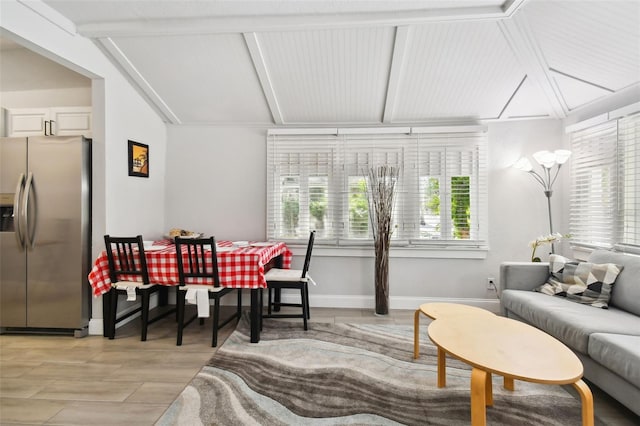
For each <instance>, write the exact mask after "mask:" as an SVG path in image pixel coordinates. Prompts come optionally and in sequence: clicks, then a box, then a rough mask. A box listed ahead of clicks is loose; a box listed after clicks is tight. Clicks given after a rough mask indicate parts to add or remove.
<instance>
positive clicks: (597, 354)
mask: <svg viewBox="0 0 640 426" xmlns="http://www.w3.org/2000/svg"><path fill="white" fill-rule="evenodd" d="M589 356H590V357H591V358H592V359H593V360H594V361H597V362H599V363H600V364H602V365H604V366H605V367H607V368H608V369H609V370H611V371H613V372H614V373H616V374H618V375H619V376H620V377H624V378H625V380H627V381H629V382H630V383H633V384H634V385H635V386H637V387H639V388H640V336H629V335H624V334H608V333H594V334H592V335H591V336H590V337H589Z"/></svg>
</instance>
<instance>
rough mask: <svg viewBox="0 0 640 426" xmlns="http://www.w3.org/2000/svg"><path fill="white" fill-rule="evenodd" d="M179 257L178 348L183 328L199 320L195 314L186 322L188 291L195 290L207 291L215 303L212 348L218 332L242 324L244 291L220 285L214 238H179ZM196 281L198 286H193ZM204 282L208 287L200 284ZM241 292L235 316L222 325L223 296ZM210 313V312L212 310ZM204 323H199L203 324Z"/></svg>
mask: <svg viewBox="0 0 640 426" xmlns="http://www.w3.org/2000/svg"><path fill="white" fill-rule="evenodd" d="M175 243H176V256H177V257H178V275H179V277H180V286H179V287H178V296H177V297H178V299H177V309H178V336H177V340H176V345H178V346H180V345H182V335H183V331H184V328H185V327H186V326H187V325H189V324H190V323H191V322H193V320H195V319H196V318H197V317H198V314H197V313H196V314H195V315H194V316H192V317H191V318H189V319H188V320H187V321H186V322H185V319H184V317H185V309H186V307H185V304H186V296H187V291H189V290H190V289H192V290H193V291H197V290H206V291H207V295H208V300H207V304H209V300H211V299H213V300H214V308H213V336H212V339H211V346H212V347H216V346H217V345H218V330H219V329H220V328H222V327H224V326H225V325H227V324H229V323H230V322H231V321H233V320H234V319H235V320H236V322H237V321H239V320H240V317H241V315H242V289H241V288H230V287H222V286H221V285H220V277H219V274H218V258H217V253H216V240H215V238H214V237H209V238H180V237H176V239H175ZM183 251H184V253H183ZM194 280H197V281H198V284H194ZM202 280H204V281H205V282H206V283H200V282H201V281H202ZM232 291H237V292H238V304H237V308H236V311H235V313H234V314H233V315H231V316H230V317H228V318H226V319H225V320H224V321H223V322H222V323H221V324H220V299H221V298H222V296H224V295H226V294H229V293H231V292H232ZM209 309H210V308H209ZM203 323H204V321H202V320H201V321H200V324H203Z"/></svg>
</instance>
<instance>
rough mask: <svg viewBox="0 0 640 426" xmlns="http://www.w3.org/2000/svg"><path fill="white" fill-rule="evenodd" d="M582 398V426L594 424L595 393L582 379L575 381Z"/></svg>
mask: <svg viewBox="0 0 640 426" xmlns="http://www.w3.org/2000/svg"><path fill="white" fill-rule="evenodd" d="M573 387H574V388H576V389H577V391H578V393H579V394H580V399H581V400H582V426H593V394H592V393H591V389H589V386H587V384H586V383H585V382H583V381H582V379H580V380H578V381H577V382H575V383H573Z"/></svg>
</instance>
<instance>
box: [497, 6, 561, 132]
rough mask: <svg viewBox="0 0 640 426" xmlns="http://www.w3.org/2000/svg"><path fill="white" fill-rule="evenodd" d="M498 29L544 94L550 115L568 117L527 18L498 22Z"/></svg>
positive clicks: (516, 17) (519, 16)
mask: <svg viewBox="0 0 640 426" xmlns="http://www.w3.org/2000/svg"><path fill="white" fill-rule="evenodd" d="M498 27H499V28H500V30H501V31H502V34H503V35H504V37H505V39H506V41H507V43H508V44H509V46H510V47H511V51H512V52H513V54H514V55H515V57H516V58H517V59H518V61H519V62H520V64H521V66H522V68H523V70H524V72H525V73H526V75H527V78H529V79H531V81H532V82H533V83H534V84H535V85H536V86H537V87H539V88H540V90H541V91H542V92H543V93H544V96H545V98H546V99H547V101H548V104H549V107H550V108H551V111H549V113H550V114H549V115H550V116H552V117H554V118H558V119H561V118H564V117H566V116H567V114H568V112H569V108H568V106H567V105H566V103H565V102H564V98H563V97H562V94H561V92H560V90H559V88H558V87H557V85H556V84H555V81H554V80H553V77H552V76H551V73H550V71H549V65H548V64H547V61H546V59H545V57H544V54H543V53H542V50H541V49H540V46H539V45H538V44H537V42H536V41H535V38H534V37H533V33H532V31H531V29H530V27H529V24H528V22H527V20H526V18H525V17H524V16H522V14H516V15H514V16H512V17H511V18H510V19H502V20H500V21H498ZM514 96H515V93H514Z"/></svg>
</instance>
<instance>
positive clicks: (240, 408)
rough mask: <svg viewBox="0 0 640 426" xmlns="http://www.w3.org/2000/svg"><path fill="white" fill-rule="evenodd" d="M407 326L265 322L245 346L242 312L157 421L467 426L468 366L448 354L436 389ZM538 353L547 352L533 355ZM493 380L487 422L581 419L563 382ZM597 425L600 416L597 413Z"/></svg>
mask: <svg viewBox="0 0 640 426" xmlns="http://www.w3.org/2000/svg"><path fill="white" fill-rule="evenodd" d="M423 328H424V330H421V348H420V358H419V359H418V360H414V359H413V327H412V326H400V325H363V324H322V323H310V324H309V330H308V331H306V332H305V331H303V330H302V326H301V325H300V324H297V323H289V322H285V321H278V320H273V319H272V320H265V322H264V328H263V331H262V335H261V340H260V343H257V344H251V343H249V329H248V321H247V320H246V318H244V319H243V320H242V321H241V322H240V324H239V325H238V327H237V329H236V330H235V331H234V332H233V334H232V335H231V336H230V337H229V338H228V339H227V340H226V341H225V342H224V344H223V345H222V346H221V347H220V348H219V349H218V351H217V352H216V353H215V355H214V356H213V358H212V359H211V360H210V361H209V363H208V365H206V366H204V367H203V368H202V370H201V371H200V372H199V373H198V375H197V376H196V377H195V378H194V379H193V380H192V382H191V383H190V384H189V385H188V386H187V387H186V388H185V390H184V391H183V392H182V394H181V395H180V396H179V397H178V398H177V399H176V400H175V401H174V402H173V404H172V405H171V406H170V407H169V409H168V410H167V411H166V412H165V413H164V415H163V416H162V418H161V419H160V420H159V421H158V423H157V424H158V425H200V424H202V425H214V424H215V425H393V424H406V425H469V424H470V421H471V414H470V394H469V385H470V368H469V367H468V366H467V365H466V364H464V363H461V362H458V361H456V360H454V359H451V358H447V387H446V388H442V389H439V388H438V387H437V386H436V371H437V369H436V359H437V358H436V357H437V353H436V348H435V347H434V346H433V345H432V344H431V342H430V341H429V339H428V337H427V336H426V327H423ZM540 356H544V354H540ZM515 387H516V390H515V391H514V392H510V391H507V390H505V389H503V387H502V378H501V377H493V393H494V405H493V407H487V424H488V425H558V426H567V425H580V424H581V411H580V401H579V400H577V399H575V398H573V397H572V396H571V395H570V394H569V393H567V392H566V391H565V390H564V389H563V388H562V387H560V386H550V385H539V384H533V383H526V382H521V381H516V386H515ZM596 424H599V425H602V424H603V423H602V422H600V421H599V420H598V419H596Z"/></svg>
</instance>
